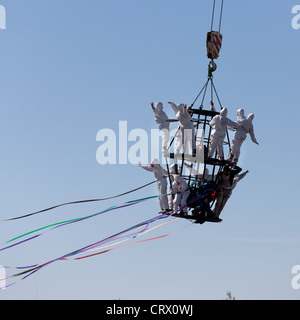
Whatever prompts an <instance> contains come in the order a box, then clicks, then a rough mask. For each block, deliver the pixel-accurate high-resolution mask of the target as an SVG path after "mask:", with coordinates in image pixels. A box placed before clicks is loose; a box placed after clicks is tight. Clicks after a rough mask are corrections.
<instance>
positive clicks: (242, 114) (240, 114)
mask: <svg viewBox="0 0 300 320" xmlns="http://www.w3.org/2000/svg"><path fill="white" fill-rule="evenodd" d="M237 118H238V120H242V119H244V118H245V110H244V109H242V108H241V109H239V110H238V111H237Z"/></svg>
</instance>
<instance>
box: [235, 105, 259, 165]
mask: <svg viewBox="0 0 300 320" xmlns="http://www.w3.org/2000/svg"><path fill="white" fill-rule="evenodd" d="M237 116H238V121H237V123H238V124H239V127H238V128H236V131H235V133H234V136H233V139H232V143H231V159H233V160H234V161H235V162H238V160H239V157H240V153H241V147H242V144H243V142H244V141H245V140H246V138H247V134H248V133H249V135H250V137H251V140H252V141H253V142H254V143H256V144H258V142H257V141H256V138H255V134H254V129H253V123H252V121H253V119H254V114H253V113H251V114H249V115H248V117H247V118H246V117H245V116H244V110H243V109H239V110H238V111H237Z"/></svg>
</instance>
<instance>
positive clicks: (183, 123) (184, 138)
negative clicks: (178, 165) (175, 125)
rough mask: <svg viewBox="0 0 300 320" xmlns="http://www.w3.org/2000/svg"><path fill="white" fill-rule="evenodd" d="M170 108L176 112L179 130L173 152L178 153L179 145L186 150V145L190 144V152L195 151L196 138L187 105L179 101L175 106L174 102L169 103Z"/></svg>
mask: <svg viewBox="0 0 300 320" xmlns="http://www.w3.org/2000/svg"><path fill="white" fill-rule="evenodd" d="M170 105H171V107H172V109H173V110H174V112H175V114H176V119H177V120H178V121H179V125H180V132H179V134H178V135H177V140H176V146H175V153H180V149H181V146H183V152H184V153H185V152H187V151H188V149H187V148H188V146H191V148H192V152H193V153H194V152H196V139H195V128H194V124H193V121H192V117H191V115H190V114H189V112H188V110H187V107H186V106H185V105H184V104H183V103H181V104H179V105H178V106H176V104H175V103H173V102H171V103H170Z"/></svg>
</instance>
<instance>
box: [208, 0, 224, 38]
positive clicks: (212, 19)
mask: <svg viewBox="0 0 300 320" xmlns="http://www.w3.org/2000/svg"><path fill="white" fill-rule="evenodd" d="M223 7H224V0H222V3H221V12H220V20H219V32H220V31H221V25H222V18H223ZM215 9H216V0H214V3H213V10H212V17H211V27H210V29H211V31H213V25H214V17H215Z"/></svg>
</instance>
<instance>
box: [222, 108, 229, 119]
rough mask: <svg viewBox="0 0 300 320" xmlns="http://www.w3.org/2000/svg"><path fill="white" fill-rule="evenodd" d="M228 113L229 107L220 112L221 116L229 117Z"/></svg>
mask: <svg viewBox="0 0 300 320" xmlns="http://www.w3.org/2000/svg"><path fill="white" fill-rule="evenodd" d="M227 114H228V109H227V108H224V109H222V110H221V112H220V116H221V118H227Z"/></svg>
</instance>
